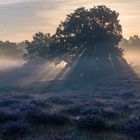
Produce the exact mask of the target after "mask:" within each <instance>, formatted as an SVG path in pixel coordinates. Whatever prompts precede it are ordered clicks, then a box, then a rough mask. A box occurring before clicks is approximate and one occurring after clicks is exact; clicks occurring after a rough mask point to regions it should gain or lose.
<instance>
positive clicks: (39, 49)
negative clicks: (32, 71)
mask: <svg viewBox="0 0 140 140" xmlns="http://www.w3.org/2000/svg"><path fill="white" fill-rule="evenodd" d="M50 38H51V36H50V34H44V33H42V32H38V33H36V34H35V35H34V36H33V40H32V41H31V42H29V41H27V40H26V41H25V42H26V45H27V46H26V50H27V54H25V55H24V57H25V58H26V59H30V60H34V59H38V58H44V57H46V55H47V52H48V47H49V46H50V44H49V43H50Z"/></svg>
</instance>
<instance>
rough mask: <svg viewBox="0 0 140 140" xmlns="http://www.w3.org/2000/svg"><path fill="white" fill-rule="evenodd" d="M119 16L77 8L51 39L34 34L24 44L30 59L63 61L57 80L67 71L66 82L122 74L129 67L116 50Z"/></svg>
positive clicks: (100, 9) (101, 9) (102, 9)
mask: <svg viewBox="0 0 140 140" xmlns="http://www.w3.org/2000/svg"><path fill="white" fill-rule="evenodd" d="M118 17H119V13H117V12H116V11H113V10H111V9H110V8H108V7H106V6H104V5H100V6H97V7H93V8H91V9H86V8H84V7H81V8H78V9H76V10H75V11H74V13H71V14H69V15H67V17H66V20H65V21H63V22H61V23H60V25H59V26H58V28H57V30H56V33H55V34H54V35H53V36H50V35H49V34H48V35H47V36H46V35H44V34H43V33H38V34H36V35H35V36H34V37H33V41H32V42H31V43H28V47H27V49H28V52H29V54H31V55H29V56H30V57H31V58H38V57H44V56H45V58H46V59H48V60H54V62H56V63H59V62H61V61H65V62H67V65H66V66H65V68H64V69H63V70H62V71H61V72H60V74H59V75H58V78H60V77H62V76H63V75H64V73H65V72H66V71H68V70H69V72H68V73H67V76H66V77H65V78H66V79H67V80H68V79H73V80H74V81H75V79H78V80H79V79H80V80H81V79H83V80H87V81H88V80H90V79H91V81H93V79H95V80H96V79H99V78H100V77H101V78H102V77H107V78H108V76H114V75H115V74H124V71H125V70H126V69H127V70H128V71H129V72H130V68H129V66H128V64H127V62H126V61H125V59H123V57H122V56H123V50H122V49H121V48H119V47H118V44H119V42H120V41H121V39H122V27H121V25H120V23H119V19H118ZM125 74H126V73H125Z"/></svg>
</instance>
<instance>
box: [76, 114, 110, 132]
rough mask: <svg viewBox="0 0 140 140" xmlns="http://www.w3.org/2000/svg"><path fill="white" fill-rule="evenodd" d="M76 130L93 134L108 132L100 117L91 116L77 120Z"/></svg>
mask: <svg viewBox="0 0 140 140" xmlns="http://www.w3.org/2000/svg"><path fill="white" fill-rule="evenodd" d="M77 128H78V129H84V130H87V131H93V132H101V131H106V130H108V128H109V126H108V125H107V124H106V123H105V121H104V120H103V119H102V118H101V117H99V116H97V115H92V116H83V117H81V118H79V120H78V124H77Z"/></svg>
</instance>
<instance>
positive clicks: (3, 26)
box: [0, 0, 140, 41]
mask: <svg viewBox="0 0 140 140" xmlns="http://www.w3.org/2000/svg"><path fill="white" fill-rule="evenodd" d="M100 4H102V5H103V4H104V5H107V6H108V7H110V8H111V9H113V10H116V11H118V12H119V13H120V20H121V24H122V26H123V35H124V36H125V37H126V38H128V37H129V36H130V35H134V34H138V35H140V26H139V25H140V8H139V7H140V0H133V1H130V0H0V40H11V41H21V40H25V39H29V40H30V39H31V37H32V35H33V34H34V33H36V32H38V31H42V32H46V33H47V32H51V33H52V34H53V33H54V32H55V29H56V28H57V26H58V24H59V23H60V21H61V20H64V19H65V17H66V14H69V13H70V12H73V11H74V9H76V8H78V7H81V6H85V7H87V8H89V7H92V6H93V5H100Z"/></svg>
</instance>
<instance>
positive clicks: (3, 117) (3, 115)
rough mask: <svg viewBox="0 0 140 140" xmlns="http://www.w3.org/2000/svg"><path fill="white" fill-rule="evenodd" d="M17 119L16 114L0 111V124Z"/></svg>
mask: <svg viewBox="0 0 140 140" xmlns="http://www.w3.org/2000/svg"><path fill="white" fill-rule="evenodd" d="M18 119H19V114H18V113H16V112H12V111H11V112H10V111H9V112H8V111H3V110H0V124H1V123H5V122H8V121H17V120H18Z"/></svg>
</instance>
